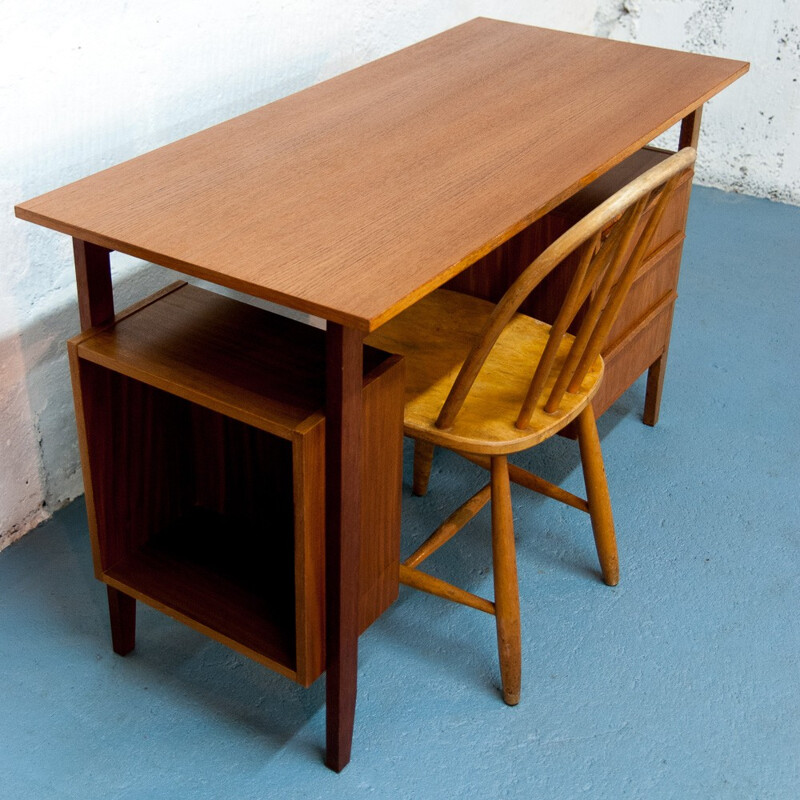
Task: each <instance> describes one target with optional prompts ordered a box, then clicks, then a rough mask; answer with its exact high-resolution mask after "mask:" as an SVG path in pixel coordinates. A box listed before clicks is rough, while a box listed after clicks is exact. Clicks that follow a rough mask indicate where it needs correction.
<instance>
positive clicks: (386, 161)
mask: <svg viewBox="0 0 800 800" xmlns="http://www.w3.org/2000/svg"><path fill="white" fill-rule="evenodd" d="M747 68H748V65H747V64H746V63H745V62H740V61H730V60H726V59H720V58H713V57H709V56H701V55H693V54H688V53H681V52H676V51H669V50H662V49H658V48H652V47H644V46H641V45H634V44H627V43H623V42H616V41H610V40H607V39H598V38H593V37H588V36H579V35H576V34H568V33H561V32H557V31H549V30H544V29H539V28H532V27H528V26H524V25H517V24H512V23H505V22H498V21H494V20H489V19H477V20H473V21H471V22H468V23H465V24H463V25H461V26H459V27H457V28H453V29H452V30H449V31H446V32H445V33H443V34H440V35H438V36H435V37H433V38H431V39H427V40H425V41H423V42H420V43H419V44H416V45H414V46H412V47H409V48H406V49H404V50H401V51H399V52H397V53H394V54H393V55H390V56H387V57H385V58H382V59H379V60H378V61H375V62H372V63H370V64H367V65H366V66H363V67H360V68H358V69H356V70H353V71H351V72H348V73H345V74H344V75H340V76H338V77H336V78H333V79H331V80H328V81H325V82H324V83H321V84H318V85H316V86H313V87H311V88H309V89H306V90H304V91H301V92H298V93H297V94H294V95H291V96H289V97H286V98H284V99H282V100H279V101H277V102H274V103H271V104H269V105H266V106H263V107H262V108H259V109H256V110H255V111H252V112H250V113H248V114H244V115H243V116H240V117H237V118H235V119H233V120H230V121H228V122H225V123H222V124H221V125H217V126H215V127H212V128H209V129H208V130H205V131H201V132H199V133H197V134H195V135H193V136H190V137H188V138H186V139H183V140H180V141H178V142H175V143H173V144H171V145H167V146H166V147H162V148H160V149H158V150H155V151H153V152H150V153H147V154H145V155H142V156H139V157H138V158H135V159H133V160H131V161H128V162H125V163H123V164H120V165H118V166H115V167H111V168H110V169H107V170H104V171H103V172H100V173H97V174H96V175H93V176H90V177H88V178H85V179H83V180H81V181H78V182H76V183H73V184H70V185H69V186H66V187H63V188H61V189H57V190H55V191H53V192H50V193H48V194H45V195H42V196H41V197H38V198H36V199H34V200H30V201H28V202H26V203H22V204H21V205H19V206H17V208H16V213H17V216H19V217H21V218H23V219H27V220H30V221H32V222H36V223H39V224H42V225H45V226H48V227H51V228H54V229H56V230H59V231H62V232H65V233H68V234H70V235H72V236H75V237H77V238H79V239H81V240H84V241H87V242H90V243H93V244H95V245H99V246H101V247H106V248H109V249H113V250H119V251H123V252H126V253H130V254H132V255H134V256H139V257H142V258H145V259H148V260H150V261H153V262H155V263H158V264H161V265H163V266H166V267H172V268H174V269H177V270H179V271H182V272H184V273H187V274H191V275H195V276H198V277H201V278H206V279H208V280H210V281H214V282H216V283H218V284H222V285H225V286H229V287H232V288H234V289H239V290H242V291H244V292H247V293H250V294H252V295H255V296H259V297H262V298H266V299H268V300H273V301H276V302H279V303H282V304H284V305H287V306H290V307H293V308H296V309H299V310H302V311H308V312H311V313H314V314H318V315H319V316H322V317H324V318H326V319H328V320H332V321H334V322H337V323H340V324H343V325H346V326H349V327H357V328H361V329H363V330H374V329H375V328H376V327H378V326H379V325H380V324H381V323H382V322H383V321H385V320H387V319H389V318H391V317H392V316H394V315H395V314H397V313H399V312H400V311H401V310H403V309H404V308H406V307H407V306H409V305H410V304H411V303H412V302H414V300H416V299H417V298H418V297H420V296H422V295H424V294H427V293H428V292H430V291H432V290H433V289H434V288H436V287H437V286H439V285H441V284H442V283H443V282H444V281H445V280H447V279H448V278H450V277H452V276H453V275H455V274H457V273H458V272H459V271H460V270H462V269H463V268H465V267H466V266H468V265H469V264H471V263H472V262H474V261H476V260H477V259H478V258H480V257H481V256H483V255H484V254H485V253H487V252H489V251H490V250H491V249H492V248H494V247H496V246H497V245H498V244H500V243H501V242H503V241H505V240H506V239H508V238H509V237H510V236H512V235H513V234H515V233H516V232H517V231H519V230H521V229H522V228H523V227H524V226H525V225H527V224H529V223H530V222H531V221H532V220H534V219H537V218H538V217H540V216H542V214H544V213H546V212H547V211H548V210H550V209H551V208H553V207H554V206H556V205H557V204H558V203H560V202H561V201H562V200H564V199H565V198H567V197H569V196H570V195H572V194H574V193H575V192H576V191H578V190H579V189H580V188H581V187H583V186H585V185H586V184H587V183H589V182H590V181H591V180H593V179H594V178H595V177H597V176H598V175H600V174H602V173H604V172H605V171H607V170H608V169H609V168H611V167H612V166H614V165H615V164H617V163H618V162H620V161H621V160H622V159H624V158H625V157H626V156H628V155H630V154H631V153H633V152H634V151H635V150H638V149H639V148H640V147H641V146H643V145H644V144H646V143H647V142H649V141H650V140H651V139H652V138H653V137H654V136H656V135H657V134H659V133H661V132H663V131H664V130H666V129H667V128H669V127H670V126H671V125H672V124H674V123H675V122H677V121H679V120H680V119H682V118H683V117H686V116H687V115H688V114H690V113H691V112H692V111H693V110H694V109H696V108H698V107H699V106H700V105H702V103H703V102H704V101H705V100H707V99H708V98H709V97H711V96H712V95H714V94H716V93H717V92H719V91H720V90H721V89H723V88H724V87H725V86H727V85H728V84H730V83H731V82H732V81H734V80H735V79H736V78H738V77H739V76H740V75H742V74H744V72H746V71H747Z"/></svg>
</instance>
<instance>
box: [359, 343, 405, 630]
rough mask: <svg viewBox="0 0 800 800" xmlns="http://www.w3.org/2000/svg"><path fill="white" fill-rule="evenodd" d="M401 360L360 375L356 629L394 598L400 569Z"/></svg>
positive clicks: (397, 587) (390, 360) (363, 627)
mask: <svg viewBox="0 0 800 800" xmlns="http://www.w3.org/2000/svg"><path fill="white" fill-rule="evenodd" d="M404 366H405V365H404V363H403V361H402V359H400V358H399V357H397V356H394V357H392V358H389V359H387V360H386V361H384V362H383V364H382V365H381V366H380V367H379V368H378V369H377V370H375V371H373V372H372V373H371V374H370V375H369V376H368V377H367V379H366V381H365V386H364V439H363V451H362V452H363V455H362V459H363V469H362V484H361V486H362V489H361V496H362V498H363V500H362V511H361V560H360V600H359V628H360V630H362V631H363V630H364V629H366V628H367V627H368V626H369V625H370V624H372V622H374V621H375V620H376V619H377V618H378V617H379V616H380V615H381V614H382V613H383V612H384V611H385V610H386V609H387V608H388V607H389V606H390V605H391V604H392V603H393V602H394V601H395V600H396V599H397V594H398V590H399V571H400V500H401V488H402V471H403V393H404Z"/></svg>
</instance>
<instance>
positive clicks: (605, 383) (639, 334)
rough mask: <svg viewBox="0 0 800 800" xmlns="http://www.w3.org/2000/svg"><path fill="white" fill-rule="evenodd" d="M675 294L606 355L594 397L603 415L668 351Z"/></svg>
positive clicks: (597, 411)
mask: <svg viewBox="0 0 800 800" xmlns="http://www.w3.org/2000/svg"><path fill="white" fill-rule="evenodd" d="M674 306H675V298H674V297H669V298H667V299H666V301H665V302H664V304H663V305H662V306H661V307H660V308H658V309H657V310H656V312H655V313H654V314H653V317H652V319H650V320H648V321H647V322H646V323H645V324H644V325H642V326H641V327H639V328H638V329H636V330H635V331H632V332H631V333H630V335H629V336H628V337H626V338H625V339H624V340H623V341H622V342H621V343H620V344H619V345H618V346H617V347H615V348H614V349H613V350H611V351H610V352H609V353H608V354H606V355H604V358H605V361H606V369H605V373H604V375H603V380H602V383H601V384H600V389H599V390H598V392H597V394H596V395H595V397H594V400H593V401H592V404H593V405H594V410H595V414H597V416H600V414H602V413H603V412H605V411H606V410H607V409H608V407H609V406H610V405H611V404H612V403H613V402H614V401H615V400H616V399H617V398H618V397H619V396H620V395H621V394H622V393H623V392H624V391H625V390H626V389H627V388H628V387H629V386H630V385H631V384H632V383H633V382H634V381H636V379H637V378H638V377H639V376H640V375H641V374H642V373H643V372H644V371H645V370H646V369H647V368H648V367H649V366H650V365H651V364H652V363H653V362H654V361H655V360H656V359H657V358H658V357H659V356H660V355H661V353H663V352H664V348H665V346H666V343H667V342H668V341H669V332H670V328H671V326H672V311H673V308H674Z"/></svg>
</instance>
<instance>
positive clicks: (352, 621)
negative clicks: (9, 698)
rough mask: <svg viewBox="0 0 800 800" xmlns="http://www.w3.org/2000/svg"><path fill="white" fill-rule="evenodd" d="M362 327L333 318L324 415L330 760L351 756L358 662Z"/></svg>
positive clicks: (333, 764) (337, 764)
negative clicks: (340, 323)
mask: <svg viewBox="0 0 800 800" xmlns="http://www.w3.org/2000/svg"><path fill="white" fill-rule="evenodd" d="M362 344H363V335H362V334H361V332H359V331H356V330H353V329H350V328H345V327H342V326H341V325H338V324H335V323H331V322H329V323H328V328H327V336H326V347H327V366H326V375H327V379H326V381H327V385H326V419H325V481H326V501H325V502H326V515H325V516H326V534H325V560H326V587H325V598H326V609H327V636H326V643H327V650H326V662H327V663H326V666H327V678H326V681H327V683H326V702H327V710H326V713H327V752H326V757H325V763H326V764H327V765H328V766H329V767H330V768H331V769H333V770H335V771H336V772H340V771H341V770H342V769H344V767H345V766H346V765H347V763H348V761H350V747H351V744H352V739H353V724H354V721H355V710H356V671H357V668H358V565H359V539H360V535H361V419H362V413H361V412H362V408H361V406H362V397H361V389H362V381H363V367H362V350H363V347H362Z"/></svg>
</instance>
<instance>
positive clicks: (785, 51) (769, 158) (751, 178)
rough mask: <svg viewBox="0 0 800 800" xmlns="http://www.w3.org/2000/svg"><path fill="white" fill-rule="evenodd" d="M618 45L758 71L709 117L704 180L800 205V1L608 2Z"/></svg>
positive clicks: (602, 11) (725, 95)
mask: <svg viewBox="0 0 800 800" xmlns="http://www.w3.org/2000/svg"><path fill="white" fill-rule="evenodd" d="M598 6H599V8H598V16H597V22H598V28H600V29H602V32H603V33H604V35H610V36H611V38H614V39H625V40H627V41H634V42H642V43H644V44H650V45H656V46H658V47H671V48H676V49H680V50H690V51H692V52H695V53H707V54H709V55H715V56H723V57H726V58H736V59H740V60H742V61H749V62H750V64H751V65H750V72H748V73H747V75H745V76H744V77H743V78H741V79H740V80H739V81H737V82H736V83H735V84H734V85H733V86H731V87H730V88H728V89H726V90H725V91H724V92H722V93H721V94H719V95H718V96H717V97H715V98H712V99H711V100H710V101H709V102H708V103H707V105H706V108H705V109H704V112H703V124H702V128H701V135H700V144H699V147H698V162H697V179H698V181H699V182H700V183H704V184H707V185H709V186H718V187H720V188H723V189H732V190H735V191H738V192H743V193H745V194H752V195H756V196H758V197H769V198H771V199H773V200H779V201H782V202H785V203H792V204H794V205H798V204H800V134H799V133H798V131H800V0H735V2H734V0H625V1H624V2H622V1H621V0H601V2H600V3H599V4H598Z"/></svg>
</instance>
